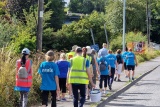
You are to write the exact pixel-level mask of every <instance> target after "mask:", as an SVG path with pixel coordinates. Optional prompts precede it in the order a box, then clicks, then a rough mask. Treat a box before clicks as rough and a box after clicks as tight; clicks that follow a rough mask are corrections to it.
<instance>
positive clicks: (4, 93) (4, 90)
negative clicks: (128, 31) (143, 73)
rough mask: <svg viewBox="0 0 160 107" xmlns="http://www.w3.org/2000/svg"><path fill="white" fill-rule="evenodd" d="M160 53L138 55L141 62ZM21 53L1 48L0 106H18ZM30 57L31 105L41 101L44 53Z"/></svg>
mask: <svg viewBox="0 0 160 107" xmlns="http://www.w3.org/2000/svg"><path fill="white" fill-rule="evenodd" d="M59 54H60V53H58V52H55V60H58V58H59ZM158 55H160V52H159V51H147V52H146V53H145V54H141V55H137V59H138V61H139V62H142V61H145V60H149V59H150V58H154V57H157V56H158ZM20 57H21V55H19V54H14V53H13V51H12V50H8V49H7V48H1V49H0V106H1V107H16V105H17V103H18V100H19V93H18V92H16V91H14V86H15V73H16V69H15V68H16V60H17V59H19V58H20ZM30 58H31V59H32V61H33V85H32V87H31V91H30V93H29V105H34V104H37V103H39V102H40V89H39V87H40V82H41V78H40V76H39V74H38V73H37V70H38V68H39V65H40V63H41V62H42V61H44V53H32V54H31V56H30Z"/></svg>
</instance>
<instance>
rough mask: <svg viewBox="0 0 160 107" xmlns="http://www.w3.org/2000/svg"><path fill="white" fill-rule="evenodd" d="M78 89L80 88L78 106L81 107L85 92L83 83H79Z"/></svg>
mask: <svg viewBox="0 0 160 107" xmlns="http://www.w3.org/2000/svg"><path fill="white" fill-rule="evenodd" d="M79 90H80V95H81V98H80V105H79V107H83V105H84V103H85V96H86V95H85V93H86V88H85V84H81V85H79Z"/></svg>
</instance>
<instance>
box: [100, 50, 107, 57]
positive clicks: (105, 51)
mask: <svg viewBox="0 0 160 107" xmlns="http://www.w3.org/2000/svg"><path fill="white" fill-rule="evenodd" d="M107 54H108V50H107V49H106V48H102V49H100V50H99V52H98V56H99V57H105V56H106V55H107Z"/></svg>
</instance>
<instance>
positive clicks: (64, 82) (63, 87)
mask: <svg viewBox="0 0 160 107" xmlns="http://www.w3.org/2000/svg"><path fill="white" fill-rule="evenodd" d="M65 94H66V78H63V82H62V99H65Z"/></svg>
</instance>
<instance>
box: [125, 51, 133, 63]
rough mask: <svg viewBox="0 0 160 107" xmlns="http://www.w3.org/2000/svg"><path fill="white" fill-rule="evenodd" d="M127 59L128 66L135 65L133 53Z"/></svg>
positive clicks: (129, 53)
mask: <svg viewBox="0 0 160 107" xmlns="http://www.w3.org/2000/svg"><path fill="white" fill-rule="evenodd" d="M126 59H127V60H126V65H135V62H134V59H135V54H134V53H133V52H128V54H127V55H126Z"/></svg>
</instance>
